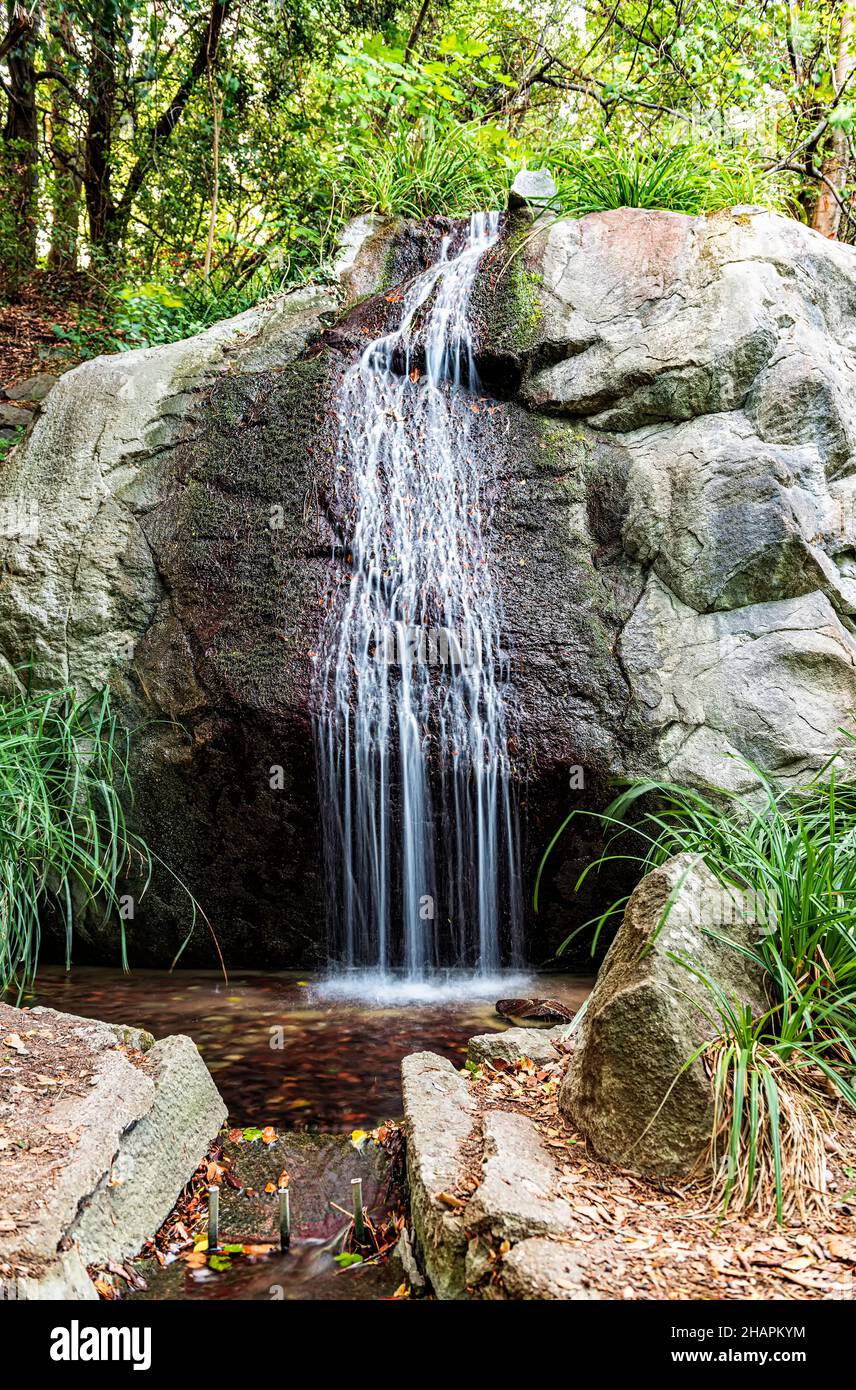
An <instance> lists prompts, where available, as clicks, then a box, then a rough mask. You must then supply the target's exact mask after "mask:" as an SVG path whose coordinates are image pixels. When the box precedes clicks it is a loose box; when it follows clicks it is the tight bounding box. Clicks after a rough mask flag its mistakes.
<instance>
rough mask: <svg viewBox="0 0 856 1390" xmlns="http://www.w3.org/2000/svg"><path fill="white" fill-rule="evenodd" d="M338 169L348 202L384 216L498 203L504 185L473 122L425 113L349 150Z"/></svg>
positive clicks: (454, 213)
mask: <svg viewBox="0 0 856 1390" xmlns="http://www.w3.org/2000/svg"><path fill="white" fill-rule="evenodd" d="M344 174H345V177H344V183H345V186H346V187H347V189H348V201H349V203H350V204H351V206H352V207H354V208H355V209H361V210H365V211H374V212H379V213H382V214H383V215H384V216H397V217H417V218H418V217H429V216H431V215H432V214H437V213H439V214H445V215H447V216H450V217H463V216H466V215H468V214H469V213H471V212H475V211H479V210H487V209H490V208H495V207H502V206H503V205H504V203H505V200H506V195H507V189H508V171H507V169H506V167H505V165H504V164H503V162H502V161H501V160H499V159H498V158H497V157H496V156H493V155H491V154H490V152H489V151H487V150H486V149H485V148H484V147H483V146H482V144H481V143H480V141H479V132H478V128H477V127H475V126H473V125H469V124H460V125H445V126H440V125H438V124H437V123H436V122H434V121H432V120H430V119H425V120H423V121H421V122H420V123H419V124H418V125H416V126H410V127H408V126H404V125H399V126H396V127H395V128H394V129H393V130H392V132H391V134H390V135H389V136H388V137H387V138H386V139H385V140H383V141H379V142H378V143H377V144H373V145H371V146H370V147H367V148H364V149H362V148H357V149H355V150H352V151H351V152H350V154H349V156H348V161H347V165H346V168H345V171H344Z"/></svg>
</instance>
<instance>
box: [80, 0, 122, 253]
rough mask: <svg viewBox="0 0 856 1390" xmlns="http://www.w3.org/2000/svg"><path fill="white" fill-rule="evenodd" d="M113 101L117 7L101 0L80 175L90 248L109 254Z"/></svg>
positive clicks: (90, 74) (96, 12) (98, 10)
mask: <svg viewBox="0 0 856 1390" xmlns="http://www.w3.org/2000/svg"><path fill="white" fill-rule="evenodd" d="M115 104H116V7H115V5H114V4H113V3H112V0H102V3H101V5H100V6H99V7H98V8H97V9H96V11H95V14H94V25H93V35H92V59H91V62H90V65H89V111H88V115H87V121H86V152H85V159H84V176H83V178H84V185H85V188H86V211H87V214H88V216H89V240H90V242H91V244H92V248H93V250H95V251H96V252H100V253H101V254H102V255H108V256H109V254H110V252H111V251H112V250H113V249H114V246H113V244H112V243H113V238H112V236H111V223H112V219H113V213H114V207H113V199H112V194H111V186H110V176H111V166H110V155H111V147H112V138H113V111H114V107H115Z"/></svg>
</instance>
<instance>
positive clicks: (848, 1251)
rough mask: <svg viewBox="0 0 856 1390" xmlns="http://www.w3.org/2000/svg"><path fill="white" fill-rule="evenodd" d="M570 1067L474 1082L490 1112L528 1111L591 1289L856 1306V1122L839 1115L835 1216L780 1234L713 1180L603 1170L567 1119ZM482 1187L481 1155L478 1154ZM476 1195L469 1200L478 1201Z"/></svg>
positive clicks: (831, 1208) (519, 1070)
mask: <svg viewBox="0 0 856 1390" xmlns="http://www.w3.org/2000/svg"><path fill="white" fill-rule="evenodd" d="M565 1065H566V1062H565V1059H564V1058H562V1057H557V1059H556V1062H555V1063H550V1064H546V1065H544V1066H537V1067H536V1066H535V1064H533V1063H531V1062H527V1061H526V1059H522V1060H521V1062H519V1063H515V1064H514V1065H513V1066H510V1067H507V1068H505V1069H501V1070H496V1069H493V1068H491V1067H490V1066H489V1065H485V1066H484V1067H483V1069H482V1070H481V1071H480V1073H479V1074H478V1075H476V1076H474V1077H473V1078H472V1079H471V1083H470V1084H471V1086H472V1089H473V1092H474V1094H475V1096H476V1097H477V1099H478V1103H479V1105H480V1107H481V1108H482V1109H485V1110H486V1109H491V1108H493V1109H502V1110H516V1111H519V1112H520V1113H521V1114H524V1115H527V1116H529V1117H530V1119H532V1120H533V1121H534V1123H535V1124H536V1126H537V1127H538V1129H539V1131H540V1133H541V1136H542V1138H543V1140H544V1143H545V1144H546V1146H547V1148H548V1149H549V1151H550V1153H551V1154H552V1156H553V1159H554V1160H555V1163H556V1166H557V1169H558V1171H559V1173H560V1183H561V1190H562V1195H563V1196H564V1197H565V1198H566V1199H567V1201H568V1202H569V1204H570V1206H571V1208H572V1211H573V1224H572V1227H571V1229H570V1231H569V1234H568V1239H567V1243H568V1245H569V1246H571V1247H573V1248H574V1249H576V1250H578V1251H580V1252H581V1253H584V1255H585V1260H586V1264H587V1266H588V1274H589V1283H590V1285H591V1286H592V1287H593V1288H594V1289H595V1290H597V1292H598V1293H600V1294H601V1295H602V1296H603V1297H604V1298H626V1299H646V1298H648V1299H827V1298H832V1299H851V1298H853V1297H854V1294H856V1123H854V1120H853V1117H851V1116H850V1115H849V1114H848V1115H845V1114H844V1113H842V1114H841V1116H839V1117H838V1118H837V1123H836V1131H835V1132H836V1138H835V1140H834V1141H833V1142H832V1146H831V1150H830V1152H829V1156H828V1157H829V1203H828V1214H826V1215H823V1216H821V1215H817V1216H814V1217H813V1218H811V1219H810V1220H808V1221H806V1222H805V1223H801V1222H790V1223H788V1224H786V1225H785V1226H784V1227H782V1228H777V1227H776V1226H775V1224H774V1222H773V1221H772V1220H768V1221H765V1220H763V1219H762V1218H760V1217H758V1216H751V1217H746V1216H743V1215H739V1216H738V1215H728V1216H726V1217H725V1218H724V1219H723V1218H722V1215H721V1211H720V1208H719V1207H718V1206H717V1205H712V1204H711V1202H710V1200H709V1193H708V1191H706V1189H705V1187H704V1185H702V1184H694V1185H693V1184H690V1185H686V1186H674V1187H673V1186H668V1185H664V1184H660V1185H654V1184H652V1183H649V1182H645V1181H642V1180H641V1179H639V1178H637V1177H634V1176H633V1175H632V1174H630V1173H625V1172H622V1171H620V1170H617V1169H615V1168H612V1167H607V1166H606V1165H605V1164H602V1163H599V1162H598V1161H597V1160H596V1159H595V1158H594V1157H592V1155H591V1154H590V1153H589V1152H588V1150H587V1148H586V1141H585V1139H584V1138H583V1136H582V1135H580V1134H578V1133H576V1132H574V1130H572V1129H571V1128H570V1127H569V1126H568V1125H567V1124H566V1123H565V1121H564V1120H563V1118H562V1117H561V1116H560V1115H559V1112H558V1109H557V1104H556V1096H557V1092H558V1085H559V1081H560V1079H561V1076H562V1073H563V1071H564V1068H565ZM472 1158H473V1165H474V1166H473V1177H472V1183H473V1187H475V1185H477V1181H478V1179H477V1173H478V1170H479V1165H480V1155H479V1154H477V1153H475V1152H474V1153H473V1155H472ZM467 1195H468V1194H467Z"/></svg>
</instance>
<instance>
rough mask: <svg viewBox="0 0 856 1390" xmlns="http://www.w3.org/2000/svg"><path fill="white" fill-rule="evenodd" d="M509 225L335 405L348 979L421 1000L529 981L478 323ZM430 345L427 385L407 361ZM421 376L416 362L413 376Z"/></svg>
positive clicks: (337, 797) (445, 277)
mask: <svg viewBox="0 0 856 1390" xmlns="http://www.w3.org/2000/svg"><path fill="white" fill-rule="evenodd" d="M498 226H499V215H498V214H496V213H489V214H476V215H474V216H473V217H472V219H471V222H470V228H469V234H468V235H467V236H466V238H465V240H464V243H463V246H462V248H461V250H460V251H459V252H458V253H457V254H455V255H452V254H450V251H451V246H452V242H453V235H449V236H448V237H446V238H445V239H444V241H443V243H442V247H441V252H440V258H439V260H438V261H437V262H436V263H435V264H434V265H433V266H431V267H430V268H429V269H428V270H427V271H425V272H424V273H423V274H422V275H420V276H419V277H418V278H417V279H416V280H414V281H413V283H412V284H411V286H410V287H409V289H408V290H407V293H406V295H405V298H404V302H403V305H402V310H403V312H402V319H401V324H400V326H399V328H398V329H397V330H396V331H395V332H393V333H390V334H388V335H387V336H385V337H382V338H378V339H376V340H375V341H374V342H372V343H370V344H369V345H368V347H367V348H366V349H365V351H364V352H363V353H362V356H361V357H360V359H359V361H358V362H357V363H355V364H354V366H352V367H351V368H350V369H349V370H348V372H347V373H346V375H345V378H344V381H343V384H342V388H341V392H340V396H339V402H338V406H339V409H338V414H339V445H338V457H337V460H336V479H337V483H336V487H337V505H338V507H339V509H340V511H341V512H342V514H343V515H344V516H346V517H347V520H348V524H349V526H350V527H351V528H352V530H351V536H350V544H349V547H348V548H349V551H350V562H351V563H350V572H349V573H345V574H343V576H342V588H343V589H344V595H343V597H341V598H340V601H339V603H338V604H337V605H336V606H335V607H334V609H333V610H332V611H331V613H330V616H329V618H328V621H327V624H326V628H325V632H324V636H323V640H322V647H321V652H320V656H319V661H318V666H317V680H318V685H317V694H318V711H319V712H318V715H317V719H316V735H317V741H318V761H319V777H320V794H321V802H322V808H323V813H324V821H325V824H324V851H325V859H326V873H327V879H328V893H329V898H330V909H331V918H332V929H333V945H332V954H333V956H334V958H335V962H336V964H338V965H340V966H342V965H343V966H346V967H351V968H358V969H363V970H364V969H367V968H369V969H374V970H379V971H380V972H381V973H382V974H383V973H385V972H387V971H389V970H391V969H397V968H401V967H403V969H404V971H405V975H406V977H407V979H408V980H410V981H416V980H424V979H427V978H429V977H430V976H431V975H432V974H433V973H434V972H436V971H437V970H439V969H441V968H443V967H449V966H451V967H466V968H470V969H475V970H476V971H478V972H479V973H480V974H484V975H487V974H490V973H492V972H496V971H497V970H498V969H499V968H500V966H502V965H504V964H512V965H513V964H516V963H518V962H519V955H520V952H519V940H518V932H519V917H520V904H519V869H518V841H517V822H516V814H515V807H514V801H513V796H512V788H511V769H510V761H509V753H508V738H509V733H510V729H509V722H510V715H509V710H508V704H509V701H510V685H509V672H508V663H507V660H506V658H505V657H504V655H503V653H502V646H501V631H500V623H501V613H500V611H499V605H498V602H497V599H496V596H495V592H494V585H493V581H492V576H491V573H490V569H489V565H488V556H487V551H486V530H487V523H488V518H486V517H485V516H484V515H483V511H482V507H483V501H484V491H485V488H484V484H485V483H486V482H490V481H492V479H491V478H485V477H483V476H480V468H479V465H478V463H477V461H476V459H475V457H474V447H473V446H474V442H475V440H474V436H475V432H476V431H477V430H478V422H479V418H480V412H481V411H482V410H484V409H486V408H487V405H486V403H485V402H484V401H481V402H480V401H479V398H478V381H477V374H476V367H475V361H474V354H473V342H472V337H471V333H470V328H469V324H468V308H469V301H470V296H471V293H472V289H473V285H474V283H475V277H476V273H477V270H478V265H479V261H480V260H481V257H482V256H483V255H484V253H485V252H486V251H487V250H488V249H489V248H490V247H491V246H492V245H493V243H494V241H495V240H496V237H497V233H498ZM417 332H418V334H419V341H420V342H421V345H422V348H423V350H424V369H423V368H421V367H419V366H417V365H416V363H415V362H414V358H413V356H412V349H413V346H414V342H415V341H416V337H417ZM419 360H420V361H421V358H420V359H419Z"/></svg>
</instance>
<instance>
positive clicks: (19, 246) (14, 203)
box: [0, 0, 39, 293]
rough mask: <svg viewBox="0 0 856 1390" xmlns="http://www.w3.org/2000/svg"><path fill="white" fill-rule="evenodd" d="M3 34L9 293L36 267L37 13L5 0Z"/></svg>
mask: <svg viewBox="0 0 856 1390" xmlns="http://www.w3.org/2000/svg"><path fill="white" fill-rule="evenodd" d="M7 12H8V17H9V29H8V33H7V34H6V36H5V37H4V39H3V40H2V44H0V50H2V53H3V61H4V62H5V64H6V68H7V71H8V74H9V80H8V83H7V96H8V108H7V112H6V122H5V125H4V127H3V137H2V155H1V156H0V158H2V168H0V183H2V186H3V190H4V193H3V197H2V200H0V237H2V243H3V244H2V260H3V269H4V282H5V289H6V291H7V292H11V293H14V292H15V290H16V289H17V287H18V285H19V284H20V282H21V280H22V279H23V278H24V276H26V274H27V273H28V272H29V271H30V270H32V268H33V267H34V265H35V263H36V229H37V216H36V214H37V197H38V187H39V176H38V158H39V125H38V116H37V112H36V73H35V44H36V37H37V24H38V11H34V13H33V14H32V15H30V14H29V13H28V12H27V11H26V10H24V9H23V8H22V6H20V5H18V4H17V3H15V0H9V4H8V7H7Z"/></svg>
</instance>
